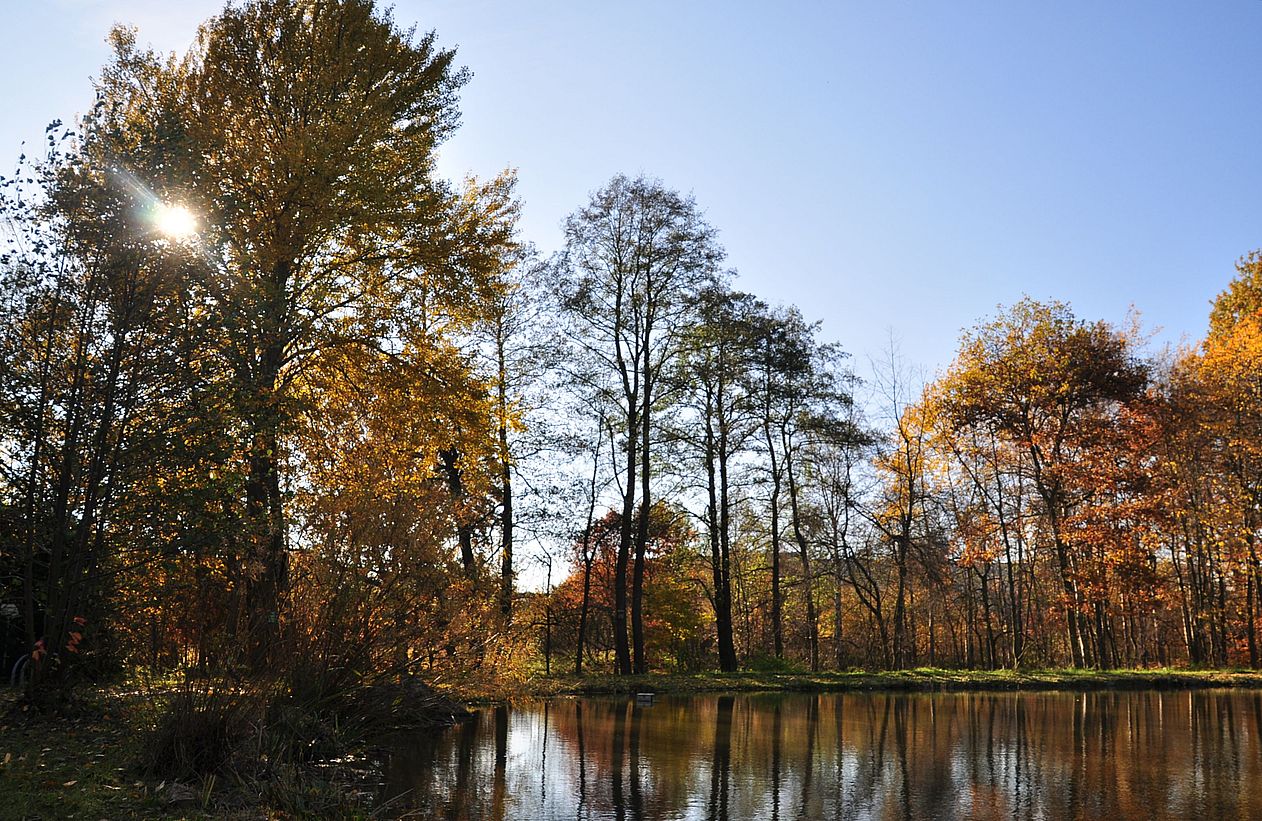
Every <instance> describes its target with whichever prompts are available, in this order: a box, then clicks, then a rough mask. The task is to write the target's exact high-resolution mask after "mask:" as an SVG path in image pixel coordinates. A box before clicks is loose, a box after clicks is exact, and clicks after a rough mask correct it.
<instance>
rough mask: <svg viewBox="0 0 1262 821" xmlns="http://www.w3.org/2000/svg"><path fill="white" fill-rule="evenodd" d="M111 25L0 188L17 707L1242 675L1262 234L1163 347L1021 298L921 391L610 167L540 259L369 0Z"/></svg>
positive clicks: (1, 504)
mask: <svg viewBox="0 0 1262 821" xmlns="http://www.w3.org/2000/svg"><path fill="white" fill-rule="evenodd" d="M111 41H112V44H113V49H114V56H113V58H112V59H111V60H110V62H109V63H108V64H106V65H105V66H104V67H103V68H102V70H101V72H100V74H99V76H98V78H97V79H96V99H95V104H94V105H93V106H92V107H91V110H90V113H89V114H88V115H87V116H86V117H84V118H83V119H82V120H81V121H79V122H76V123H74V124H71V125H63V124H61V123H54V124H53V125H51V126H49V128H48V131H47V132H46V144H45V145H43V146H42V147H41V150H40V151H39V152H32V153H33V154H35V153H38V154H39V156H33V157H29V158H28V157H24V158H22V160H21V161H20V163H19V165H18V168H17V171H16V172H15V173H14V174H12V175H10V176H7V177H5V178H3V180H2V181H0V191H2V193H3V220H0V239H2V240H3V243H4V248H3V252H2V255H0V282H2V283H3V284H2V286H0V300H3V306H2V310H3V312H4V315H5V322H4V323H3V325H2V326H0V362H2V366H0V606H2V607H3V608H4V612H3V615H4V616H5V619H6V621H5V624H6V627H7V628H8V632H7V638H6V646H5V652H4V658H5V663H6V665H7V667H6V670H5V675H6V676H7V675H9V672H10V668H11V667H12V666H13V665H14V663H15V662H16V661H18V660H19V659H23V660H24V661H23V662H22V663H21V664H19V665H18V667H17V668H15V669H14V673H15V675H19V677H20V678H21V679H22V680H23V681H25V682H26V686H27V693H28V696H29V697H30V698H31V699H32V700H33V701H35V702H37V703H58V702H60V701H61V700H63V699H65V698H66V697H67V694H68V693H69V692H71V691H72V690H73V689H74V688H75V687H76V686H78V685H79V684H80V683H81V682H84V681H88V680H96V679H103V678H105V677H108V676H111V675H116V674H118V673H120V672H123V671H135V670H147V671H162V672H172V671H184V672H186V673H189V674H193V673H196V674H197V675H200V676H203V677H206V678H207V679H209V680H216V679H217V678H218V680H231V681H240V680H243V679H245V678H249V677H250V676H266V677H272V678H276V679H284V680H286V681H289V682H290V683H291V685H292V687H293V692H297V691H298V690H299V689H301V688H306V690H304V692H308V691H310V692H318V693H322V694H328V693H334V692H337V693H345V692H349V691H351V690H353V689H354V688H357V687H365V686H370V685H374V684H376V683H380V682H383V681H399V680H401V679H402V678H408V677H415V678H416V679H418V680H421V681H425V682H431V683H438V684H456V685H458V684H459V682H461V681H467V680H471V679H472V678H480V679H486V678H495V677H501V678H504V679H508V680H522V679H524V678H526V677H528V676H532V675H537V674H539V673H541V672H544V670H545V669H546V670H549V671H551V672H567V673H582V672H602V673H624V674H629V673H637V672H638V673H643V672H653V671H678V670H705V669H715V668H718V669H721V670H725V671H731V670H737V669H741V668H756V669H762V670H775V669H795V668H801V669H811V670H819V669H828V668H837V669H848V668H854V667H863V668H890V669H893V668H907V667H915V666H922V665H931V666H942V667H960V668H987V669H990V668H1011V667H1048V666H1060V665H1065V666H1070V665H1072V666H1074V667H1104V668H1113V667H1130V666H1154V665H1210V666H1228V665H1248V666H1250V667H1258V666H1259V664H1260V661H1262V660H1260V658H1259V638H1258V622H1259V615H1260V611H1262V601H1260V598H1262V590H1259V583H1260V582H1262V564H1260V559H1259V551H1260V550H1262V544H1259V542H1260V541H1262V256H1259V255H1258V254H1257V253H1252V254H1249V255H1247V256H1245V257H1243V258H1242V259H1241V261H1240V262H1239V263H1238V264H1237V267H1236V271H1235V273H1234V278H1233V277H1232V275H1231V272H1229V271H1224V277H1223V279H1224V283H1225V289H1224V290H1223V291H1222V293H1221V295H1220V296H1219V297H1218V298H1217V300H1216V301H1215V302H1214V304H1213V306H1212V310H1211V311H1210V313H1209V318H1208V330H1207V332H1206V334H1205V336H1204V338H1203V339H1202V340H1201V341H1200V342H1198V343H1197V344H1195V345H1192V346H1189V347H1186V348H1183V349H1179V350H1175V351H1167V352H1162V353H1158V352H1155V351H1152V350H1150V349H1149V348H1148V346H1147V344H1146V342H1145V337H1144V334H1143V332H1142V329H1140V328H1139V327H1130V326H1126V327H1118V326H1115V325H1111V324H1109V323H1107V322H1103V321H1094V320H1089V319H1083V318H1080V317H1078V316H1076V315H1075V314H1074V313H1073V311H1072V310H1071V308H1070V307H1069V306H1068V305H1066V304H1063V303H1059V302H1039V301H1035V300H1031V299H1026V300H1023V301H1021V302H1019V303H1017V304H1015V305H1011V306H1008V307H1005V308H1002V309H1000V310H999V311H998V312H997V313H996V314H995V315H994V316H993V317H991V318H988V319H985V320H983V321H981V322H979V324H977V325H975V326H974V327H972V328H971V329H969V330H967V331H966V332H965V333H964V334H963V336H962V338H961V339H960V343H959V348H958V351H957V352H956V354H955V357H954V360H953V361H952V362H951V364H950V365H949V367H947V368H946V369H945V370H944V371H942V372H941V373H940V374H938V375H936V376H935V377H934V378H933V379H932V380H931V381H928V382H926V381H925V380H923V379H919V378H917V377H916V376H915V375H914V371H913V370H912V369H910V368H909V367H907V366H906V365H905V364H904V363H902V362H900V361H899V360H898V357H897V356H896V355H895V354H894V353H893V352H891V353H890V354H889V356H888V357H886V360H885V361H884V362H883V363H882V364H880V365H879V366H878V367H876V368H875V373H874V374H873V375H872V376H870V377H865V379H863V380H860V379H859V378H858V377H857V376H856V373H855V371H854V369H853V366H852V364H851V362H850V360H849V359H848V358H847V355H846V353H845V352H844V350H843V348H842V347H841V346H840V345H838V344H837V343H835V342H833V341H830V340H826V339H823V338H821V333H820V329H819V326H818V325H817V324H813V322H812V320H811V317H810V316H809V311H807V312H803V311H801V310H799V309H798V308H795V307H792V306H780V305H778V304H777V301H776V299H775V297H776V295H775V294H764V295H755V294H750V293H746V292H743V291H742V290H740V287H739V280H738V279H737V276H736V273H735V272H734V271H732V270H730V269H729V268H728V267H726V266H725V262H724V259H725V254H724V250H723V247H722V246H721V244H720V243H719V240H718V231H717V229H716V227H715V226H712V225H711V224H709V223H708V222H707V219H706V216H705V212H704V209H703V207H702V204H699V203H697V202H695V201H694V200H693V199H692V198H691V197H690V196H686V195H684V194H681V193H679V192H677V191H675V190H672V188H671V187H670V186H669V185H667V184H666V183H665V182H662V181H659V180H656V179H653V178H647V177H637V178H630V177H626V176H614V177H613V178H612V179H610V180H608V181H606V182H603V183H602V182H601V181H599V180H594V181H593V185H598V186H599V187H598V188H596V189H595V190H594V192H593V193H592V194H591V196H590V198H589V199H588V200H587V201H586V202H576V203H574V206H575V210H574V211H573V213H572V214H571V215H570V216H569V218H568V219H567V220H566V222H565V227H564V247H562V248H560V249H555V250H553V249H548V250H547V251H546V252H545V251H541V250H539V249H536V248H534V247H533V246H532V245H531V244H530V243H529V242H528V241H527V238H525V237H523V236H522V235H521V233H520V231H519V230H518V219H519V215H520V211H521V205H520V203H519V201H518V199H517V195H516V193H515V178H514V175H513V173H512V172H505V173H503V174H501V175H499V176H498V177H495V178H493V179H472V178H470V179H466V180H463V181H460V182H453V181H449V180H445V179H442V178H440V177H439V176H438V174H437V173H436V171H435V155H436V152H437V151H438V150H439V148H440V146H441V145H442V143H443V142H444V140H445V139H447V138H448V137H449V136H450V135H451V134H452V132H453V130H454V129H455V128H456V127H457V122H458V110H457V94H458V91H459V89H460V88H461V87H462V85H463V84H464V83H465V82H466V81H467V80H468V78H469V74H468V72H467V71H466V70H464V69H462V68H460V67H459V65H458V63H457V61H456V56H455V54H454V52H452V51H450V50H445V49H443V48H441V47H440V46H439V44H438V40H437V39H436V35H435V34H433V33H430V34H425V35H420V34H415V33H412V32H408V31H405V30H403V29H401V28H400V27H399V26H398V25H397V24H396V23H395V22H394V21H393V20H392V19H391V18H390V16H389V15H388V13H385V12H382V11H380V10H379V9H377V8H375V7H374V4H373V3H371V2H368V0H346V1H345V2H310V3H308V2H297V1H296V0H251V2H247V3H244V4H241V5H237V6H233V7H229V8H228V9H226V10H225V11H224V12H223V13H222V14H221V15H219V16H218V17H215V18H213V19H211V20H210V21H208V22H207V24H206V25H205V26H204V27H203V29H202V31H201V33H200V35H199V37H198V39H197V40H196V43H195V45H194V46H193V47H192V48H191V49H190V50H189V51H188V53H187V54H183V55H177V56H167V55H162V54H157V53H154V52H152V51H149V50H146V49H144V48H142V47H140V46H139V45H138V43H137V39H136V34H135V32H133V31H131V30H127V29H123V28H119V29H116V30H115V31H114V32H113V34H112V38H111ZM1240 250H1241V251H1244V250H1245V249H1240ZM842 330H843V333H844V328H843V329H842ZM525 557H531V558H530V561H532V562H534V561H538V560H539V557H543V559H544V561H545V562H546V569H542V568H541V569H539V570H538V571H532V578H533V577H535V576H538V577H539V578H540V579H542V580H543V582H544V586H543V587H542V589H537V590H530V591H525V592H523V591H521V590H519V589H518V586H517V577H518V576H519V574H521V573H522V572H523V568H524V565H523V562H524V561H526V558H525ZM532 586H533V585H532ZM313 698H314V697H313Z"/></svg>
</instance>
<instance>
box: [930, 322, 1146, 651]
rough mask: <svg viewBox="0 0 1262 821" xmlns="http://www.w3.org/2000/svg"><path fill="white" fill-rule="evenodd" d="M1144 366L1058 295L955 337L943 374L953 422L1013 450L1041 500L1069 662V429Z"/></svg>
mask: <svg viewBox="0 0 1262 821" xmlns="http://www.w3.org/2000/svg"><path fill="white" fill-rule="evenodd" d="M1147 381H1148V368H1147V366H1146V365H1145V363H1143V362H1141V361H1140V360H1139V359H1137V358H1136V357H1135V355H1134V354H1133V353H1132V351H1131V341H1130V339H1129V338H1128V337H1127V336H1126V335H1124V334H1122V333H1120V332H1118V331H1116V330H1114V329H1113V328H1111V327H1109V326H1108V325H1107V324H1106V323H1104V322H1096V323H1087V322H1082V321H1080V320H1078V319H1076V318H1075V317H1074V315H1073V314H1072V312H1071V311H1070V309H1069V307H1068V306H1066V305H1064V304H1063V303H1050V304H1043V303H1039V302H1035V301H1033V300H1030V299H1025V300H1022V301H1021V302H1018V303H1017V304H1016V305H1014V306H1013V307H1012V308H1010V309H1008V310H1006V311H1002V312H1001V313H1000V314H999V316H998V317H997V318H996V319H995V320H993V321H992V322H990V323H987V324H985V325H981V326H979V327H978V328H976V329H974V330H973V331H970V332H968V333H966V334H965V335H964V338H963V340H962V342H961V346H960V353H959V354H958V356H957V358H956V360H955V363H954V364H953V365H952V367H951V370H950V372H949V373H948V374H947V376H946V377H945V379H944V388H945V405H946V412H947V413H948V414H949V415H950V416H951V418H952V419H953V420H954V424H955V426H956V427H955V429H956V430H963V429H965V428H967V427H968V426H971V425H976V426H979V427H980V428H981V429H982V430H988V429H989V430H993V431H994V432H995V433H996V435H998V436H1000V437H1001V438H1003V439H1005V440H1006V441H1008V442H1010V443H1012V444H1013V445H1014V446H1016V447H1018V448H1020V449H1021V450H1022V451H1023V452H1024V454H1025V456H1026V459H1025V460H1024V462H1023V465H1024V467H1025V469H1026V470H1027V471H1028V478H1029V479H1030V481H1031V483H1032V485H1033V487H1034V488H1035V490H1036V491H1037V493H1038V496H1039V498H1040V500H1041V501H1042V514H1043V517H1044V522H1045V524H1046V526H1047V530H1048V533H1049V535H1050V539H1051V543H1052V547H1053V550H1054V555H1055V557H1056V566H1057V571H1058V574H1059V580H1060V585H1061V591H1062V594H1063V601H1062V608H1063V613H1064V618H1065V624H1066V630H1067V633H1068V640H1069V647H1070V652H1071V656H1072V658H1073V663H1074V666H1076V667H1082V666H1084V665H1085V664H1087V663H1088V662H1089V661H1091V656H1090V649H1089V647H1088V645H1087V640H1088V638H1089V637H1088V635H1087V627H1088V626H1087V621H1086V614H1085V612H1084V600H1083V597H1082V595H1081V591H1080V590H1079V583H1078V577H1077V571H1076V562H1077V558H1078V556H1077V555H1076V553H1075V551H1074V545H1073V543H1072V540H1071V537H1070V534H1069V531H1068V528H1067V519H1068V518H1069V516H1071V515H1072V513H1073V511H1074V509H1075V507H1076V506H1077V505H1078V504H1079V503H1080V501H1081V498H1080V497H1079V496H1078V495H1077V494H1075V493H1074V492H1073V489H1072V488H1071V487H1070V486H1069V484H1068V483H1067V479H1066V470H1067V468H1068V466H1069V464H1070V462H1072V460H1073V459H1074V458H1075V454H1076V452H1077V451H1076V442H1075V437H1076V436H1078V435H1079V434H1081V433H1082V432H1083V430H1084V427H1083V426H1084V423H1085V421H1086V419H1087V418H1088V417H1090V416H1091V415H1092V414H1094V413H1098V412H1101V411H1106V410H1108V409H1109V408H1110V407H1111V406H1113V405H1116V404H1117V403H1124V402H1127V401H1129V400H1132V399H1134V398H1135V397H1136V396H1138V395H1139V394H1140V392H1141V391H1142V390H1143V389H1144V387H1145V385H1146V384H1147Z"/></svg>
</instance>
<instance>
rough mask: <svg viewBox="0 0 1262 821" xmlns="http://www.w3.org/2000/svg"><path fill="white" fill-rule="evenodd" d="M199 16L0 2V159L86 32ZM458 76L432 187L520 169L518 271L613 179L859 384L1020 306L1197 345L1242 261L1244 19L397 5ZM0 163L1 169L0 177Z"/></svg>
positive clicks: (640, 5) (847, 5) (935, 360)
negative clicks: (461, 67) (449, 136)
mask: <svg viewBox="0 0 1262 821" xmlns="http://www.w3.org/2000/svg"><path fill="white" fill-rule="evenodd" d="M219 6H220V3H217V2H202V0H180V1H179V2H175V0H164V1H163V2H158V1H157V0H123V1H122V2H106V1H105V0H46V1H45V2H25V3H17V2H10V1H9V0H5V2H4V4H3V15H4V16H3V25H0V77H2V78H3V80H0V103H3V110H4V112H5V114H4V117H3V118H2V120H0V158H5V157H13V158H16V155H17V153H18V150H19V148H18V143H19V142H20V141H21V140H22V139H23V138H26V139H28V140H37V139H38V137H39V135H40V134H41V133H42V130H43V126H44V124H46V123H47V122H48V121H49V120H50V119H52V118H54V117H61V118H69V117H70V116H73V115H74V114H75V112H79V111H82V110H84V109H85V108H86V107H87V106H88V105H90V103H91V99H92V90H91V86H90V84H89V77H90V76H91V75H92V74H93V73H94V72H95V71H96V70H97V68H98V67H99V66H100V65H101V63H102V61H103V60H104V59H105V58H106V48H105V44H104V36H105V33H106V31H107V29H108V27H109V25H110V23H111V22H113V21H115V20H117V21H123V22H130V23H134V24H135V25H137V26H138V27H139V28H140V39H141V41H142V42H150V43H152V44H153V45H154V46H156V47H158V48H159V49H163V50H169V49H183V48H185V47H187V46H188V45H189V43H190V42H191V41H192V38H193V33H194V31H195V27H196V24H197V23H198V22H199V21H200V20H202V19H203V18H205V17H206V16H208V15H209V14H211V13H213V12H214V11H215V10H216V9H217V8H218V7H219ZM395 16H396V18H397V19H398V20H399V21H400V22H402V23H404V24H409V25H410V24H412V23H413V22H415V23H416V24H417V25H418V27H419V28H421V29H429V28H433V29H436V30H437V31H438V34H439V38H440V40H441V42H442V43H444V44H446V45H453V46H458V47H459V54H460V61H461V62H462V63H463V64H465V65H467V66H469V67H470V68H471V69H472V70H473V72H474V77H473V80H472V82H471V83H470V84H469V85H468V86H467V88H466V89H465V91H464V93H463V95H462V98H463V103H462V110H463V112H464V125H463V126H462V128H461V129H460V131H459V132H458V133H457V135H456V136H455V137H454V138H453V140H452V141H451V142H450V143H449V144H448V145H447V146H446V147H445V149H444V155H443V169H444V171H445V173H447V174H448V175H450V176H453V177H458V176H462V175H463V174H464V173H466V172H469V171H472V172H474V173H477V174H483V175H486V174H492V173H495V172H496V171H497V170H499V169H501V168H503V167H505V166H513V167H515V168H517V169H518V172H519V174H520V179H521V194H522V196H523V197H524V199H525V219H524V224H523V233H524V235H525V237H526V238H527V239H530V240H532V241H533V242H535V243H536V244H537V245H538V246H539V247H540V249H541V250H543V251H545V252H548V251H552V250H554V249H555V248H556V247H557V246H558V244H559V242H560V228H559V225H560V222H561V220H562V219H563V218H564V216H565V215H566V214H567V213H568V212H570V211H572V210H573V209H574V208H575V207H577V206H578V205H579V204H581V203H582V202H583V200H584V198H585V197H586V194H587V192H589V191H590V190H592V189H593V188H596V187H598V186H599V185H601V184H602V183H603V182H604V181H605V180H607V179H608V178H609V177H610V176H611V175H612V174H614V173H616V172H619V171H622V172H627V173H633V174H634V173H637V172H644V173H648V174H651V175H655V176H658V177H660V178H661V179H662V180H663V181H664V182H666V184H668V185H670V186H672V187H675V188H679V189H683V190H686V191H692V192H693V193H694V194H695V195H696V197H697V200H698V202H699V203H700V204H701V205H702V207H703V208H704V209H705V210H706V212H707V213H708V215H709V218H710V220H711V222H712V223H713V224H714V225H715V226H717V227H718V228H719V229H720V231H721V232H722V240H723V242H724V244H725V245H726V247H727V249H728V251H729V254H730V258H729V261H730V263H731V264H732V265H733V266H735V267H736V268H738V269H739V270H740V272H741V280H740V282H741V285H742V287H744V288H745V289H747V290H751V291H753V292H755V293H757V294H759V295H760V296H763V297H765V298H768V299H770V300H772V301H778V302H793V303H796V304H798V305H799V306H801V308H802V309H803V311H804V313H805V314H806V315H807V316H808V317H810V318H814V319H820V320H822V321H823V323H824V329H825V333H826V335H827V336H829V337H830V338H833V339H836V340H838V341H840V342H841V343H842V345H843V346H844V347H845V348H846V349H848V350H849V351H851V352H853V353H854V354H855V355H856V357H857V359H858V362H859V363H860V366H861V367H860V369H861V370H862V369H863V368H862V363H863V362H865V361H866V358H867V357H868V356H869V355H878V354H879V353H880V351H881V350H882V348H883V347H884V346H885V344H886V341H887V339H888V337H889V334H890V333H891V332H892V333H893V334H894V335H895V336H896V337H897V338H899V339H900V340H901V348H902V351H903V355H904V356H905V358H906V359H907V360H908V361H909V362H911V363H914V364H916V365H919V366H922V367H923V368H925V369H926V370H927V371H929V372H932V371H933V370H935V369H937V368H939V367H942V366H944V365H945V364H946V363H947V362H948V361H949V360H950V358H951V355H952V352H953V350H954V347H955V342H956V340H957V338H958V335H959V331H960V329H961V328H963V327H965V326H968V325H971V324H972V323H974V322H975V321H977V320H978V319H979V318H982V317H984V316H986V315H988V314H990V313H992V312H993V310H994V308H995V306H996V305H997V304H999V303H1011V302H1013V301H1015V300H1016V299H1018V298H1020V296H1021V295H1022V294H1023V293H1028V294H1030V295H1032V296H1035V297H1038V298H1058V299H1064V300H1067V301H1069V302H1071V303H1072V304H1073V306H1074V308H1075V309H1076V310H1077V312H1078V313H1079V314H1080V315H1081V316H1084V317H1089V318H1104V319H1109V320H1111V321H1117V322H1120V321H1122V320H1124V318H1125V316H1126V312H1127V310H1128V308H1129V306H1131V305H1132V304H1133V305H1134V306H1135V307H1136V308H1138V309H1139V310H1140V311H1141V313H1142V314H1143V317H1144V320H1145V323H1146V324H1147V325H1148V326H1149V327H1154V326H1160V327H1162V328H1163V329H1164V331H1163V333H1162V334H1160V335H1159V336H1158V337H1157V340H1158V342H1166V341H1177V340H1178V339H1179V338H1180V337H1181V336H1184V335H1186V336H1188V337H1190V338H1195V337H1197V336H1199V334H1200V333H1201V332H1202V330H1203V329H1204V327H1205V317H1206V314H1207V312H1208V302H1209V300H1210V299H1211V298H1212V297H1213V296H1214V294H1215V293H1217V292H1218V291H1219V290H1221V289H1222V287H1223V286H1224V285H1225V284H1226V282H1227V281H1228V279H1229V278H1230V276H1231V274H1232V270H1233V262H1234V261H1235V259H1236V258H1237V257H1239V256H1241V255H1242V254H1244V253H1246V252H1248V251H1249V250H1251V249H1253V248H1257V247H1260V246H1262V150H1260V147H1262V48H1259V47H1258V43H1259V42H1262V0H1235V2H1216V3H1203V4H1193V3H1188V2H1177V3H1176V2H1154V1H1153V0H1148V2H1142V3H1140V2H1134V3H1128V2H1119V1H1116V0H1111V2H1109V3H1095V2H1091V3H1088V2H1067V3H1056V4H1051V3H1039V4H1035V3H1001V2H998V0H995V2H990V3H975V2H969V1H968V0H955V1H954V2H932V3H931V2H924V3H905V2H871V3H858V2H834V3H821V2H784V3H777V4H772V3H759V4H754V3H737V2H726V3H725V2H706V3H701V2H695V3H689V2H680V0H676V2H673V3H668V2H656V0H643V1H642V2H636V3H616V4H615V3H591V2H571V3H559V2H501V3H490V2H477V0H464V1H463V2H459V1H457V0H443V1H442V2H428V3H423V2H414V1H406V2H405V1H403V0H401V1H400V2H398V3H397V4H396V8H395ZM0 162H3V163H4V164H5V165H8V164H9V162H10V161H9V160H7V159H3V160H0Z"/></svg>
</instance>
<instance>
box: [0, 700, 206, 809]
mask: <svg viewBox="0 0 1262 821" xmlns="http://www.w3.org/2000/svg"><path fill="white" fill-rule="evenodd" d="M79 713H80V714H79V715H78V716H76V717H60V716H52V717H50V716H43V715H37V714H34V713H30V712H27V711H24V710H22V709H21V708H19V707H17V705H16V694H14V693H11V692H10V693H5V694H3V695H0V818H12V819H22V818H32V819H34V818H85V819H100V818H109V819H129V818H203V817H209V816H208V815H207V814H206V813H204V812H202V811H201V810H200V806H199V805H200V804H201V801H200V797H190V793H191V792H194V790H193V789H192V788H190V787H188V786H187V785H181V787H173V786H172V785H170V784H166V783H163V782H161V781H157V780H154V779H148V778H145V777H143V776H142V775H140V774H139V773H138V772H137V771H136V769H135V761H136V758H137V747H138V744H139V743H140V729H141V728H139V727H137V726H136V725H135V723H134V719H133V718H131V716H132V714H133V713H132V711H131V710H130V709H129V705H128V704H126V703H124V702H123V701H122V700H120V699H118V698H116V697H102V694H100V693H97V694H93V697H91V698H90V700H89V703H88V704H87V705H85V707H84V709H82V710H81V711H79ZM172 799H182V800H179V801H173V800H172Z"/></svg>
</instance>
